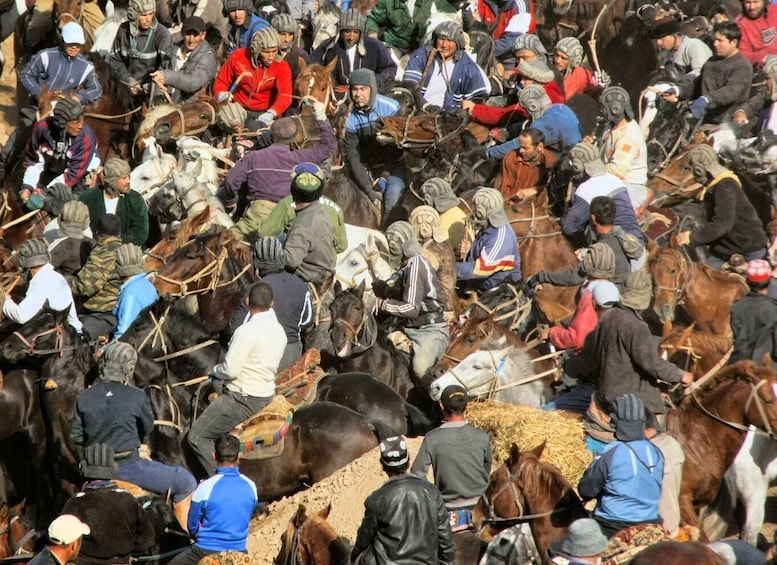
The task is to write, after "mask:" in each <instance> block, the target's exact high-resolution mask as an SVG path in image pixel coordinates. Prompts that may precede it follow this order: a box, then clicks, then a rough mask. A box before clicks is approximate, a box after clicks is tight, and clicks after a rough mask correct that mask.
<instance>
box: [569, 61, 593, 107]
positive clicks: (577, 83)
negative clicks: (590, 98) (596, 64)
mask: <svg viewBox="0 0 777 565" xmlns="http://www.w3.org/2000/svg"><path fill="white" fill-rule="evenodd" d="M595 88H596V87H595V85H594V77H593V75H592V74H591V71H589V70H588V69H586V68H584V67H575V68H574V69H572V72H571V73H569V74H568V75H567V76H565V77H564V94H566V96H567V100H569V99H570V98H572V97H573V96H574V95H575V94H590V93H591V92H592V91H593V90H594V89H595Z"/></svg>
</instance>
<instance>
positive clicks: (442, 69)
mask: <svg viewBox="0 0 777 565" xmlns="http://www.w3.org/2000/svg"><path fill="white" fill-rule="evenodd" d="M432 45H433V47H432V48H430V47H427V46H425V45H422V46H421V47H419V48H418V49H416V50H415V51H414V52H413V53H412V55H410V61H409V62H408V63H407V70H406V71H405V75H404V77H403V80H405V81H408V82H410V83H412V84H417V85H419V86H420V88H421V96H422V97H423V99H424V101H425V102H426V103H427V104H428V105H429V106H431V107H436V108H441V109H443V110H445V111H448V112H458V111H459V110H461V108H462V103H463V101H464V100H471V101H472V102H481V101H483V100H485V99H486V98H487V97H488V94H489V92H490V91H491V85H490V83H489V81H488V77H487V76H486V73H485V71H483V69H481V68H480V67H479V66H478V64H477V63H476V62H475V60H474V59H473V58H472V57H471V56H470V55H469V53H467V52H466V51H465V47H466V46H465V44H464V31H463V30H462V29H461V26H459V25H458V24H457V23H455V22H451V21H448V22H443V23H441V24H440V25H438V26H437V27H436V28H435V29H434V31H433V32H432Z"/></svg>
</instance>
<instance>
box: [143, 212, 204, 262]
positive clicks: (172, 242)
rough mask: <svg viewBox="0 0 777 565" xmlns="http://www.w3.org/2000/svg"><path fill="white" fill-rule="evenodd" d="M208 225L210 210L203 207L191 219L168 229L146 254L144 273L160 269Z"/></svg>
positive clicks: (186, 219)
mask: <svg viewBox="0 0 777 565" xmlns="http://www.w3.org/2000/svg"><path fill="white" fill-rule="evenodd" d="M210 225H211V224H210V208H209V207H208V206H205V208H203V209H202V210H200V211H199V212H198V213H197V214H195V215H194V216H192V217H191V218H185V219H183V220H181V223H180V224H178V225H177V226H176V227H174V228H172V227H171V228H170V229H168V231H167V233H166V234H165V235H164V236H163V237H162V239H161V240H159V242H158V243H157V244H156V245H155V246H154V247H152V248H151V249H149V251H148V253H147V254H146V272H147V273H151V272H153V271H159V270H160V269H162V267H164V266H165V265H166V264H167V261H168V259H170V257H172V256H173V254H174V253H175V252H176V251H178V250H179V249H180V248H181V247H183V246H184V245H186V243H187V242H188V241H189V239H191V237H192V236H194V235H196V234H198V233H201V232H202V231H203V230H204V229H206V228H207V227H209V226H210Z"/></svg>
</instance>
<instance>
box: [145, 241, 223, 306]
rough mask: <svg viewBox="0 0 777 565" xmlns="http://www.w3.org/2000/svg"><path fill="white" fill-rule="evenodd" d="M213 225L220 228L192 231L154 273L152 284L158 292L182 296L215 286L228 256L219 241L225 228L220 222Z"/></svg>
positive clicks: (161, 294)
mask: <svg viewBox="0 0 777 565" xmlns="http://www.w3.org/2000/svg"><path fill="white" fill-rule="evenodd" d="M213 228H220V229H211V230H209V231H208V232H205V233H203V234H201V235H195V236H194V237H193V238H192V239H191V240H190V241H189V242H188V243H187V244H186V245H184V246H183V247H181V248H180V249H179V250H178V251H176V252H175V253H174V254H173V256H172V257H170V260H169V261H168V263H167V264H166V265H165V266H164V267H163V268H162V269H161V270H160V271H159V273H157V276H156V278H155V280H154V286H156V288H157V291H158V292H159V295H160V296H163V295H165V294H169V295H171V296H186V295H187V294H196V293H201V292H206V291H208V290H212V289H215V288H216V286H218V284H219V279H220V277H221V271H222V269H223V267H224V264H225V263H226V261H227V259H228V251H227V249H226V247H225V246H224V245H223V244H222V239H223V238H224V237H225V234H224V232H226V231H227V230H226V229H224V228H222V227H221V226H213Z"/></svg>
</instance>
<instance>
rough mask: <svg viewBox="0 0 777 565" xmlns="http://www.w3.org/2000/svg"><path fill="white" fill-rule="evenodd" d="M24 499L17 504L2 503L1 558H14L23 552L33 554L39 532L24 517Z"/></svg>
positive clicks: (0, 526) (0, 521)
mask: <svg viewBox="0 0 777 565" xmlns="http://www.w3.org/2000/svg"><path fill="white" fill-rule="evenodd" d="M23 509H24V501H22V502H20V503H19V504H17V505H16V506H8V503H7V502H5V501H3V502H2V503H1V504H0V559H6V558H13V557H14V556H17V555H21V554H23V553H25V554H27V555H29V556H32V552H33V549H34V547H33V546H34V544H35V539H36V538H37V536H38V534H37V532H36V531H35V530H33V529H32V528H31V527H30V526H28V525H27V524H25V522H24V520H23V519H22V510H23Z"/></svg>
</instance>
